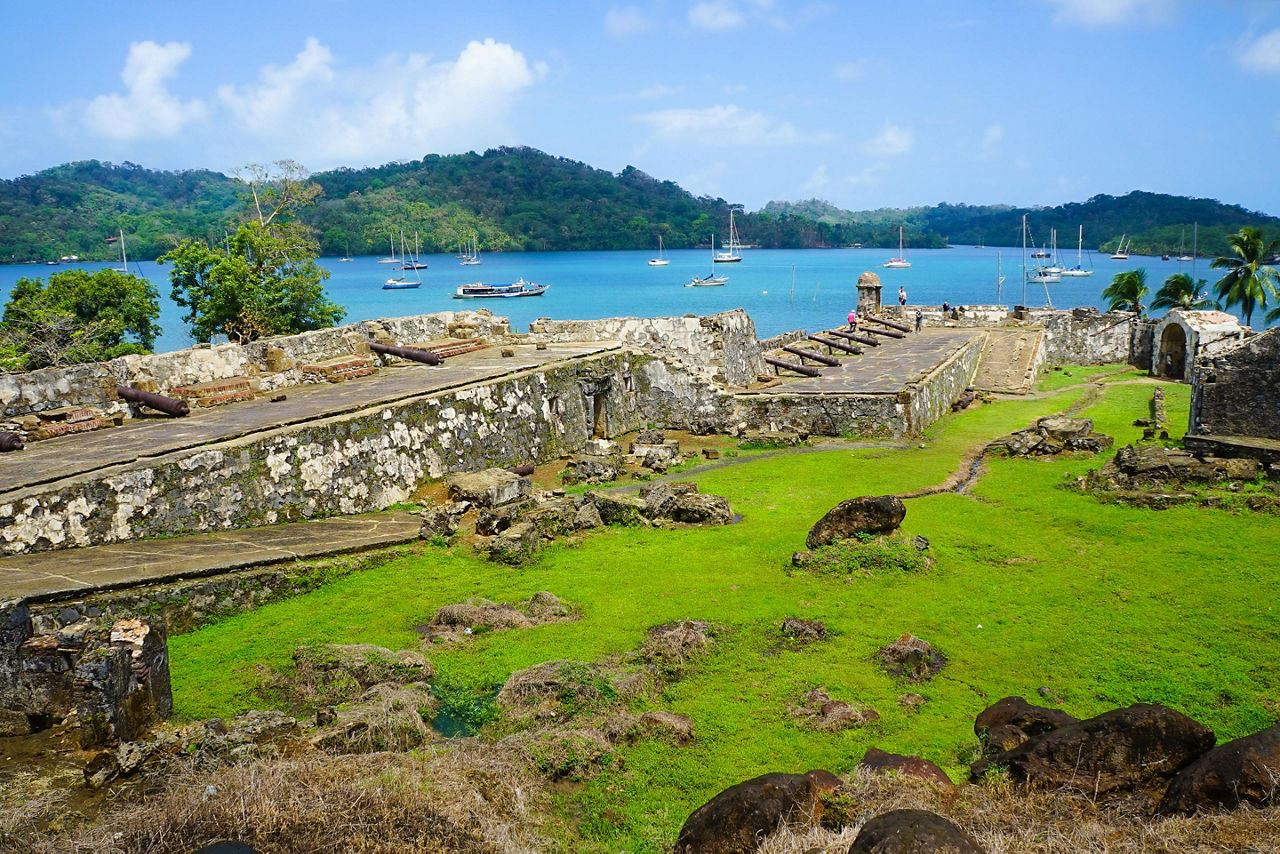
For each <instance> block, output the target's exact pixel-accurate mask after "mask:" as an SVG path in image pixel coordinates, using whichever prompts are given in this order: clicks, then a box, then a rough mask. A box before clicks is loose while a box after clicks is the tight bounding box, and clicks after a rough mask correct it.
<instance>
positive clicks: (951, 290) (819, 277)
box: [0, 246, 1262, 350]
mask: <svg viewBox="0 0 1280 854" xmlns="http://www.w3.org/2000/svg"><path fill="white" fill-rule="evenodd" d="M997 253H998V254H999V255H1000V256H1001V266H1002V267H1003V270H1004V275H1005V277H1006V278H1005V284H1004V287H1003V289H1002V292H1001V293H1000V294H999V299H998V300H997V291H996V267H997ZM668 254H669V256H670V258H671V264H670V266H667V267H650V266H648V264H647V263H646V262H647V261H648V259H649V258H651V257H653V255H654V253H653V252H524V253H487V254H485V255H484V256H483V261H484V263H483V264H481V265H480V266H478V267H463V266H460V265H459V264H458V259H457V258H456V257H454V256H453V255H428V256H424V258H423V260H424V261H427V262H428V263H429V264H430V267H429V268H428V269H426V270H422V271H421V274H422V287H420V288H417V289H415V290H391V291H384V290H383V289H382V283H383V282H384V281H386V279H387V278H388V276H391V275H392V272H391V265H390V264H379V263H377V259H376V258H371V257H370V258H357V259H355V260H354V261H351V262H346V263H340V262H339V261H338V260H337V259H336V258H322V259H320V263H321V264H322V265H323V266H324V267H325V268H326V269H328V270H329V271H330V272H331V273H332V276H331V278H330V279H329V280H328V281H327V282H326V283H325V287H326V290H327V291H328V294H329V298H330V299H332V300H333V301H334V302H336V303H338V304H339V305H344V306H346V309H347V315H346V318H345V319H344V320H345V321H346V322H351V321H356V320H369V319H373V318H378V317H390V316H397V315H408V314H425V313H428V312H434V311H446V310H458V309H476V308H481V307H484V308H488V309H490V310H491V311H493V313H494V314H498V315H505V316H507V317H509V318H511V323H512V326H513V327H514V328H516V329H517V330H518V331H525V330H527V329H528V325H529V322H530V321H532V320H535V319H537V318H538V317H554V318H557V319H593V318H600V317H626V316H631V317H659V316H667V315H681V314H700V315H701V314H713V313H715V312H718V311H725V310H727V309H733V308H743V309H746V311H747V312H748V313H749V314H750V315H751V317H752V319H753V320H754V321H755V324H756V331H757V334H758V335H759V336H760V337H761V338H765V337H768V336H771V335H776V334H778V333H781V332H786V331H788V330H791V329H809V330H815V329H820V328H824V327H830V326H836V325H840V324H842V323H843V322H844V319H845V316H846V315H847V314H848V313H849V309H850V308H851V307H852V306H853V304H854V302H855V301H856V299H857V291H856V287H855V286H856V283H857V281H858V276H859V275H860V274H861V273H863V272H864V271H866V270H871V271H874V272H875V273H877V274H879V276H880V280H881V282H882V283H883V284H884V299H885V300H886V301H887V302H893V301H896V299H897V293H898V287H899V286H900V285H901V286H903V287H905V288H906V290H907V299H908V301H909V302H911V303H919V304H924V305H938V304H940V303H942V302H943V301H944V300H945V301H947V302H950V303H951V304H952V305H977V304H991V303H996V302H997V301H999V302H1000V303H1002V304H1006V305H1011V306H1012V305H1015V304H1020V303H1022V302H1023V291H1022V286H1021V278H1020V274H1021V263H1022V251H1021V249H1020V248H1019V249H1011V248H1008V247H1003V248H1000V249H996V248H987V249H975V248H973V247H971V246H958V247H955V248H952V249H918V250H911V249H908V250H907V255H908V258H909V260H910V261H911V264H912V266H911V267H910V268H908V269H903V270H887V269H884V268H883V267H882V266H881V265H882V264H883V263H884V262H885V261H886V260H888V259H889V257H890V256H891V255H895V254H897V253H896V251H894V250H889V249H751V250H747V251H745V252H744V253H743V261H742V262H741V263H739V264H720V265H717V266H716V270H717V272H718V273H719V274H722V275H725V274H727V275H728V276H729V281H728V283H727V284H726V285H724V286H723V287H711V288H686V287H684V286H683V285H684V283H685V282H688V281H689V279H690V277H692V276H694V275H706V274H707V273H708V272H709V271H710V269H711V262H710V256H709V253H708V252H707V251H706V250H693V249H690V250H683V251H679V250H678V251H674V252H670V253H668ZM1063 260H1064V263H1066V264H1067V265H1071V264H1074V263H1075V253H1074V252H1070V253H1066V254H1065V255H1064V257H1063ZM1092 263H1093V266H1094V269H1095V272H1094V275H1093V276H1091V277H1089V278H1084V279H1068V278H1064V279H1063V280H1062V282H1061V283H1060V284H1056V285H1050V296H1051V298H1052V304H1053V305H1054V306H1056V307H1058V308H1071V307H1074V306H1097V307H1099V308H1100V307H1102V303H1101V297H1100V294H1101V292H1102V289H1103V288H1105V287H1106V286H1107V285H1108V284H1109V283H1110V282H1111V278H1112V277H1113V276H1114V275H1115V274H1116V273H1119V272H1123V271H1125V270H1132V269H1134V268H1135V267H1145V268H1146V270H1147V282H1148V287H1149V288H1150V289H1151V291H1152V292H1153V293H1154V291H1155V290H1156V288H1158V287H1159V286H1160V284H1161V283H1162V282H1163V281H1164V280H1165V278H1167V277H1168V276H1170V275H1172V274H1173V273H1177V272H1180V271H1182V272H1188V273H1190V272H1191V266H1192V265H1191V264H1190V263H1187V264H1182V265H1179V264H1178V263H1177V262H1176V261H1161V260H1160V259H1159V258H1142V257H1138V256H1133V257H1132V258H1130V259H1129V260H1128V261H1123V262H1122V261H1112V260H1111V259H1110V258H1108V257H1106V256H1097V255H1095V256H1093V258H1092ZM1089 264H1090V261H1089V259H1088V257H1087V256H1086V260H1085V266H1086V267H1088V266H1089ZM80 266H81V267H82V268H84V269H101V268H102V267H108V266H112V264H110V263H107V262H102V263H86V264H82V265H80ZM129 266H130V269H131V270H136V271H138V272H140V273H141V275H143V276H146V277H147V278H148V279H150V280H151V281H152V282H153V283H154V284H155V285H156V287H157V289H158V290H159V291H160V294H161V297H162V305H161V313H160V325H161V326H162V327H163V328H164V333H163V334H162V335H161V337H160V340H159V342H158V345H157V349H158V350H175V349H180V348H182V347H186V346H189V345H190V344H191V343H192V339H191V337H190V336H189V335H188V334H187V332H186V329H185V327H184V326H183V323H182V314H181V311H182V310H181V309H180V308H179V307H178V306H177V305H175V304H174V303H173V302H171V301H170V300H169V299H168V295H169V278H168V272H167V269H168V268H167V267H163V266H160V265H157V264H156V263H154V262H150V261H143V262H141V263H139V264H137V265H135V264H134V262H130V264H129ZM66 269H68V266H67V265H63V266H58V267H51V266H44V265H21V264H19V265H6V266H0V294H3V295H4V297H5V298H6V299H7V297H8V294H9V291H10V290H11V289H12V287H13V284H14V283H15V282H16V281H17V280H18V279H19V278H21V277H23V276H26V277H30V278H36V277H47V276H48V275H49V274H50V273H55V272H58V271H59V270H66ZM1196 276H1197V277H1202V278H1205V279H1208V280H1209V281H1210V282H1213V281H1216V280H1217V278H1218V276H1217V271H1216V270H1210V269H1209V262H1208V260H1207V259H1203V258H1202V259H1200V260H1199V261H1198V262H1197V263H1196ZM520 277H524V278H525V279H526V280H528V281H531V282H539V283H542V284H546V285H549V286H550V289H549V290H548V291H547V292H546V293H545V294H543V295H542V296H539V297H529V298H525V299H496V300H455V299H452V298H451V294H452V293H453V291H454V289H455V288H456V287H457V286H458V285H460V284H463V283H466V282H475V281H483V282H486V283H491V284H496V283H502V282H512V281H515V280H516V279H518V278H520ZM793 282H794V285H793ZM1025 304H1026V305H1031V306H1043V305H1046V304H1047V303H1046V297H1045V292H1044V287H1043V286H1041V285H1035V286H1028V288H1027V291H1026V303H1025ZM1261 314H1262V313H1261V312H1255V313H1254V318H1253V319H1254V323H1255V325H1257V326H1259V327H1260V326H1261V320H1262V318H1261Z"/></svg>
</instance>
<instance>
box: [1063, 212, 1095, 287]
mask: <svg viewBox="0 0 1280 854" xmlns="http://www.w3.org/2000/svg"><path fill="white" fill-rule="evenodd" d="M1083 260H1084V225H1081V226H1080V236H1079V238H1078V239H1077V240H1076V265H1075V266H1074V267H1072V268H1070V269H1068V270H1063V271H1062V275H1064V276H1070V277H1073V278H1084V277H1085V276H1092V275H1093V271H1092V270H1086V269H1085V268H1084V266H1083V265H1082V264H1081V261H1083Z"/></svg>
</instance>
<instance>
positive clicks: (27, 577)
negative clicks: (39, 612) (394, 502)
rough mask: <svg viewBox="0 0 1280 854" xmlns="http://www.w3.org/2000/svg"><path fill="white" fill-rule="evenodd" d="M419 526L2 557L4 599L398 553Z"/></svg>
mask: <svg viewBox="0 0 1280 854" xmlns="http://www.w3.org/2000/svg"><path fill="white" fill-rule="evenodd" d="M421 524H422V519H421V518H420V517H419V516H418V515H417V514H416V513H409V512H404V511H393V512H385V513H367V514H363V515H360V516H340V517H336V518H333V519H317V520H314V521H310V522H291V523H288V524H284V525H271V526H268V527H264V528H244V529H240V530H236V531H218V532H216V533H212V534H192V535H190V536H186V537H169V538H166V539H161V540H141V541H135V542H129V543H112V544H110V545H105V546H90V547H87V548H79V549H63V550H61V551H53V552H38V553H36V554H26V555H13V556H0V599H10V598H20V599H25V600H27V601H51V600H58V599H66V598H70V597H72V596H74V595H76V594H77V593H85V592H88V591H91V590H111V589H116V588H122V587H136V586H140V585H144V584H155V583H159V582H162V581H172V580H175V579H179V578H194V577H199V576H204V575H217V574H220V573H224V572H234V571H236V570H240V569H248V568H250V567H255V566H265V565H267V564H272V563H282V562H288V561H294V560H303V559H311V558H317V557H323V556H325V555H333V554H345V553H348V552H356V551H363V550H365V549H371V548H379V547H383V546H393V545H400V544H402V543H408V542H412V541H414V540H416V539H417V538H418V528H419V527H420V526H421Z"/></svg>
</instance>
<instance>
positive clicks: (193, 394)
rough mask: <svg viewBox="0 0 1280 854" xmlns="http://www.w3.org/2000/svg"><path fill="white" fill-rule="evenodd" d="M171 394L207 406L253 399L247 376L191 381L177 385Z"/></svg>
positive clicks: (251, 386) (250, 383)
mask: <svg viewBox="0 0 1280 854" xmlns="http://www.w3.org/2000/svg"><path fill="white" fill-rule="evenodd" d="M171 393H172V394H173V396H175V397H181V398H185V399H186V400H188V401H190V402H192V403H194V404H196V405H197V406H203V407H205V408H208V407H210V406H222V405H223V404H227V403H235V402H236V401H238V400H253V397H254V391H253V384H252V381H251V380H250V379H249V377H245V376H239V377H227V378H226V379H222V380H210V381H209V382H203V383H192V384H191V385H187V386H179V387H178V388H175V389H173V390H172V391H171Z"/></svg>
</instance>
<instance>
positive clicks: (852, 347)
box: [764, 317, 911, 377]
mask: <svg viewBox="0 0 1280 854" xmlns="http://www.w3.org/2000/svg"><path fill="white" fill-rule="evenodd" d="M869 324H878V325H876V326H872V325H869ZM861 329H862V331H861V332H851V331H847V330H843V329H828V330H826V331H825V332H823V333H821V334H816V333H815V334H813V335H809V336H807V340H809V341H813V342H815V343H818V344H821V345H822V346H824V347H826V348H827V350H828V352H834V351H836V350H839V351H840V352H842V353H849V354H851V355H855V356H860V355H862V348H861V347H859V346H858V345H859V344H862V345H865V346H867V347H879V346H880V343H881V342H880V341H879V340H878V339H877V338H876V336H877V335H878V336H881V337H884V338H906V337H907V333H908V332H910V331H911V327H909V326H907V325H906V324H903V323H897V322H895V321H892V320H885V319H884V318H881V317H867V318H865V319H864V323H863V325H862V327H861ZM782 350H783V351H784V352H786V353H790V354H792V355H793V356H798V357H799V359H800V361H798V362H789V361H787V360H785V359H776V358H774V357H773V356H765V357H764V361H765V364H768V365H772V366H773V367H775V368H783V369H786V370H788V371H792V372H793V373H797V374H800V375H801V376H804V377H820V376H822V372H821V371H819V370H818V369H817V368H812V367H810V366H808V365H806V364H805V363H804V360H805V359H808V360H810V361H813V362H817V363H818V364H820V365H825V366H827V367H835V366H836V365H838V364H839V359H836V358H835V357H834V356H831V355H824V354H822V353H819V352H817V351H816V350H809V349H806V348H804V347H795V346H793V345H790V344H787V345H785V346H783V347H782Z"/></svg>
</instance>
